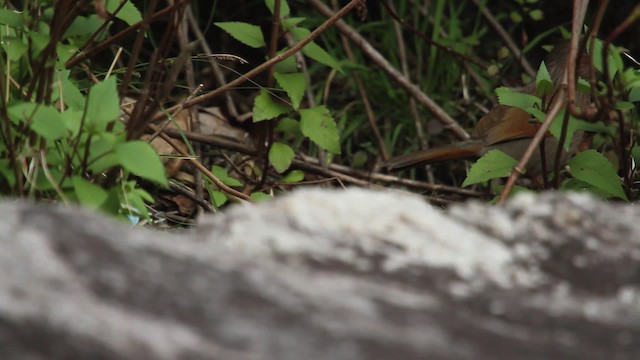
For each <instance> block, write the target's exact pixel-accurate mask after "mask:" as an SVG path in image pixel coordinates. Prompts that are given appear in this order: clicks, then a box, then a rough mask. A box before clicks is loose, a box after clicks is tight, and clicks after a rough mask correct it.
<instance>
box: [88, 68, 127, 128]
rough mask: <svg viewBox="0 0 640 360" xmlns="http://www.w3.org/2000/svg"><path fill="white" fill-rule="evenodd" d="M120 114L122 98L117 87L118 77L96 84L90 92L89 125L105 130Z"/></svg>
mask: <svg viewBox="0 0 640 360" xmlns="http://www.w3.org/2000/svg"><path fill="white" fill-rule="evenodd" d="M118 116H120V100H118V91H117V89H116V77H115V76H112V77H110V78H109V79H107V80H105V81H103V82H101V83H98V84H96V85H94V86H93V87H92V88H91V91H90V92H89V98H88V104H87V125H90V126H92V128H93V129H95V130H103V129H105V127H106V126H107V124H108V123H109V122H111V121H114V120H116V119H117V118H118Z"/></svg>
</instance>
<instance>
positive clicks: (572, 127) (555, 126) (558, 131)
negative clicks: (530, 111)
mask: <svg viewBox="0 0 640 360" xmlns="http://www.w3.org/2000/svg"><path fill="white" fill-rule="evenodd" d="M564 113H565V110H561V111H560V112H558V114H557V115H556V117H555V118H554V119H553V122H551V126H549V132H550V133H551V135H553V136H554V137H555V138H556V139H560V135H562V122H563V121H564ZM540 121H542V120H540ZM590 128H592V126H591V124H589V123H588V122H586V121H584V120H579V119H576V118H574V117H572V116H570V117H569V123H568V124H567V137H566V138H565V141H564V150H565V151H569V148H570V147H571V139H572V138H573V134H575V132H576V130H589V129H590Z"/></svg>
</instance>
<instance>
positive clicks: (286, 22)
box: [282, 17, 306, 30]
mask: <svg viewBox="0 0 640 360" xmlns="http://www.w3.org/2000/svg"><path fill="white" fill-rule="evenodd" d="M305 20H306V18H303V17H292V18H288V19H282V28H283V29H285V30H291V29H293V28H295V27H296V25H298V24H300V23H301V22H303V21H305Z"/></svg>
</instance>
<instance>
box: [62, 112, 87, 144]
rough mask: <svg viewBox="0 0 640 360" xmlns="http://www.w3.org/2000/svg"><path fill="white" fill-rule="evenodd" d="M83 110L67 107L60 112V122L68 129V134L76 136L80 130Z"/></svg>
mask: <svg viewBox="0 0 640 360" xmlns="http://www.w3.org/2000/svg"><path fill="white" fill-rule="evenodd" d="M82 115H83V112H82V111H81V110H74V109H71V108H69V109H67V110H65V111H64V112H62V113H60V118H61V119H62V123H63V124H64V126H65V127H66V128H67V130H69V133H70V135H71V136H72V137H73V136H76V135H78V133H79V132H80V125H81V123H82Z"/></svg>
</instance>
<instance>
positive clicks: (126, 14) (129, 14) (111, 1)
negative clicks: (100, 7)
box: [106, 0, 142, 25]
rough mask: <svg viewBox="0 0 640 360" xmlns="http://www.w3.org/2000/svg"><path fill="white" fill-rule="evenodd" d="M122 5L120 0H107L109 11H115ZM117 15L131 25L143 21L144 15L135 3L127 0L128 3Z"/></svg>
mask: <svg viewBox="0 0 640 360" xmlns="http://www.w3.org/2000/svg"><path fill="white" fill-rule="evenodd" d="M119 5H120V0H107V3H106V9H107V11H108V12H110V13H113V12H114V11H115V10H116V9H117V8H118V6H119ZM116 17H117V18H118V19H120V20H122V21H124V22H126V23H127V24H129V25H133V24H135V23H137V22H140V21H142V15H141V14H140V11H138V9H137V8H136V7H135V6H134V5H133V3H132V2H131V1H127V3H126V4H124V6H123V7H122V9H120V11H119V12H118V13H117V14H116Z"/></svg>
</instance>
